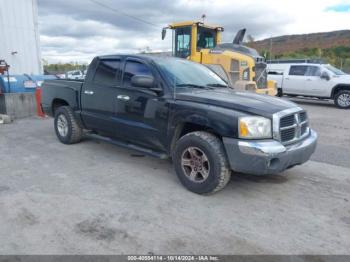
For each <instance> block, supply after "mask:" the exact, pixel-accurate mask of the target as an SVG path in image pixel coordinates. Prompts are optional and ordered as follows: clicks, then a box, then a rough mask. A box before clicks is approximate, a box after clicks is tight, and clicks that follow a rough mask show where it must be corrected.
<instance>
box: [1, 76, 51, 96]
mask: <svg viewBox="0 0 350 262" xmlns="http://www.w3.org/2000/svg"><path fill="white" fill-rule="evenodd" d="M48 79H57V77H56V76H53V75H26V74H24V75H10V76H9V77H8V76H7V75H0V90H1V92H2V93H34V92H35V89H36V88H37V87H38V86H39V87H40V86H41V84H42V83H43V82H44V80H48Z"/></svg>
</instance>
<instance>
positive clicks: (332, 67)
mask: <svg viewBox="0 0 350 262" xmlns="http://www.w3.org/2000/svg"><path fill="white" fill-rule="evenodd" d="M325 68H327V69H328V70H329V71H331V72H332V73H333V74H335V75H338V76H339V75H346V73H344V72H343V71H341V70H340V69H338V68H335V67H334V66H331V65H325Z"/></svg>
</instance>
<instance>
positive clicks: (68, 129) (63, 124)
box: [55, 106, 83, 144]
mask: <svg viewBox="0 0 350 262" xmlns="http://www.w3.org/2000/svg"><path fill="white" fill-rule="evenodd" d="M55 132H56V135H57V138H58V139H59V140H60V141H61V142H62V143H63V144H74V143H78V142H80V140H81V138H82V135H83V130H82V128H81V127H80V126H79V124H78V122H77V120H76V119H75V117H74V114H73V111H72V109H71V108H70V107H69V106H61V107H59V108H58V109H57V110H56V111H55Z"/></svg>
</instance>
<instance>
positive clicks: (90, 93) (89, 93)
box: [84, 90, 94, 95]
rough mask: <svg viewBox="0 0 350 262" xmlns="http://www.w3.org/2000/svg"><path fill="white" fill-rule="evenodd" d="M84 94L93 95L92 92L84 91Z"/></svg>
mask: <svg viewBox="0 0 350 262" xmlns="http://www.w3.org/2000/svg"><path fill="white" fill-rule="evenodd" d="M84 94H85V95H93V94H94V91H91V90H85V91H84Z"/></svg>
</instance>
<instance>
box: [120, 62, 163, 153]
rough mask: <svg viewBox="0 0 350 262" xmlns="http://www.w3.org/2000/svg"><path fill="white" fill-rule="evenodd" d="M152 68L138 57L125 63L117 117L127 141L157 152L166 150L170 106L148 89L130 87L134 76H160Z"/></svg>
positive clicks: (159, 95)
mask: <svg viewBox="0 0 350 262" xmlns="http://www.w3.org/2000/svg"><path fill="white" fill-rule="evenodd" d="M154 73H155V71H152V67H150V66H149V65H147V64H146V63H145V62H144V61H142V60H138V59H136V58H132V59H131V58H128V59H126V61H125V65H124V71H123V77H122V85H121V87H120V88H118V95H117V103H116V112H115V114H116V118H117V119H118V121H119V122H120V128H121V131H122V132H123V134H124V136H125V138H126V139H127V140H128V141H130V142H132V143H135V144H138V145H141V146H144V147H147V148H151V149H155V150H160V151H162V150H164V149H165V137H166V131H167V123H168V122H167V118H168V107H167V105H166V102H165V99H164V98H163V97H162V95H161V94H157V93H156V92H154V91H152V90H150V89H149V88H143V87H136V86H133V85H132V84H131V78H132V77H133V76H134V75H145V76H153V77H154V78H155V85H158V84H159V83H157V80H156V79H157V77H156V75H155V74H154Z"/></svg>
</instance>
